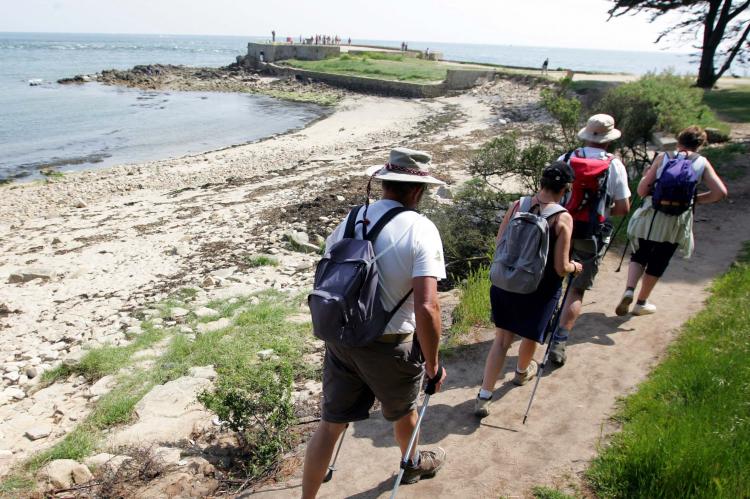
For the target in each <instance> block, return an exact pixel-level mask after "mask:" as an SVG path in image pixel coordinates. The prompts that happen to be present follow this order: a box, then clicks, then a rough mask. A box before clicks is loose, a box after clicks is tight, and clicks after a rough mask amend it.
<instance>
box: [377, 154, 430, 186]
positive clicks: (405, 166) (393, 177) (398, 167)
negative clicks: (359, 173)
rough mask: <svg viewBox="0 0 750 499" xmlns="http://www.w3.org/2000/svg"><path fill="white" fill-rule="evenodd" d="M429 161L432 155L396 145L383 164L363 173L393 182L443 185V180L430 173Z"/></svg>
mask: <svg viewBox="0 0 750 499" xmlns="http://www.w3.org/2000/svg"><path fill="white" fill-rule="evenodd" d="M430 161H432V157H431V156H430V155H429V154H427V153H426V152H423V151H415V150H413V149H407V148H405V147H397V148H396V149H393V150H391V153H390V155H389V157H388V162H387V163H386V164H385V165H376V166H371V167H370V168H368V169H367V170H365V175H367V176H368V177H371V178H375V179H378V180H389V181H393V182H414V183H420V184H432V185H445V182H443V181H442V180H440V179H437V178H435V177H433V176H432V175H430V166H431V164H430Z"/></svg>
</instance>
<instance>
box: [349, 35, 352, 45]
mask: <svg viewBox="0 0 750 499" xmlns="http://www.w3.org/2000/svg"><path fill="white" fill-rule="evenodd" d="M351 44H352V37H351V36H350V37H349V45H351Z"/></svg>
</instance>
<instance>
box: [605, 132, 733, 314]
mask: <svg viewBox="0 0 750 499" xmlns="http://www.w3.org/2000/svg"><path fill="white" fill-rule="evenodd" d="M705 143H706V132H705V131H704V130H703V129H702V128H701V127H699V126H691V127H688V128H686V129H684V130H683V131H682V132H680V134H679V135H678V136H677V150H676V151H674V152H672V153H662V154H659V155H657V156H656V158H654V162H653V163H652V164H651V167H650V168H648V169H647V170H646V171H645V172H644V173H643V178H641V181H640V183H639V184H638V195H639V196H641V198H643V204H642V205H641V207H640V208H638V209H637V210H636V211H635V213H633V217H632V218H631V219H630V222H629V223H628V240H629V241H630V244H631V246H632V248H633V254H632V256H631V257H630V265H629V266H628V282H627V285H626V288H625V293H623V295H622V298H621V299H620V303H619V304H618V305H617V308H616V309H615V313H616V314H617V315H620V316H622V315H626V314H627V313H628V312H629V311H630V304H631V303H633V298H634V295H635V288H636V286H637V285H638V281H641V289H640V291H639V293H638V300H637V301H636V304H635V307H633V311H632V313H633V315H649V314H653V313H655V312H656V305H654V304H653V303H650V302H649V301H648V298H649V296H651V292H652V291H653V289H654V286H656V283H657V282H658V281H659V278H660V277H661V276H662V275H663V274H664V271H665V270H666V269H667V266H668V265H669V261H670V260H671V258H672V256H673V255H674V253H675V251H676V250H677V249H678V248H679V249H681V250H682V251H683V253H684V254H685V258H690V255H692V253H693V210H694V208H695V205H696V204H709V203H715V202H717V201H721V200H722V199H724V198H725V197H726V196H727V188H726V186H725V185H724V182H722V180H721V178H719V176H718V175H717V174H716V170H714V167H713V166H712V165H711V163H710V162H709V161H708V159H706V158H705V157H703V156H701V155H700V154H698V150H699V149H700V148H701V147H702V146H703V145H704V144H705ZM701 182H702V183H703V184H705V186H706V187H707V188H708V191H706V192H701V193H700V194H699V193H698V192H697V186H698V184H700V183H701ZM641 278H642V279H641Z"/></svg>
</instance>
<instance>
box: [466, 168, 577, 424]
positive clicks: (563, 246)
mask: <svg viewBox="0 0 750 499" xmlns="http://www.w3.org/2000/svg"><path fill="white" fill-rule="evenodd" d="M573 179H574V175H573V170H572V169H571V168H570V166H568V164H567V163H565V162H563V161H557V162H555V163H553V164H552V165H550V166H548V167H546V168H545V169H544V171H543V172H542V178H541V182H540V187H541V188H540V190H539V192H537V193H536V194H534V195H533V196H531V197H524V198H521V199H520V200H518V201H516V202H514V203H513V204H512V205H511V206H510V207H509V209H508V211H507V212H506V213H505V217H504V219H503V222H502V223H501V224H500V229H499V230H498V234H497V241H498V248H497V250H496V257H495V259H494V261H493V266H492V269H491V271H490V275H491V279H492V281H493V286H492V287H491V289H490V303H491V305H492V318H493V321H494V323H495V326H496V329H495V340H494V342H493V343H492V348H491V349H490V352H489V354H488V355H487V361H486V363H485V367H484V380H483V381H482V387H481V389H480V391H479V394H478V395H477V399H476V406H475V409H474V414H475V415H476V416H478V417H486V416H488V415H489V413H490V411H489V406H490V403H491V402H492V392H493V391H494V389H495V383H496V382H497V378H498V376H499V375H500V372H501V371H502V370H503V365H504V364H505V357H506V354H507V352H508V349H509V348H510V345H511V344H512V343H513V340H514V339H515V335H519V336H521V338H522V339H521V346H520V349H519V354H518V363H517V367H516V373H515V378H514V380H513V382H514V383H515V384H517V385H524V384H526V383H527V382H528V381H529V380H531V379H533V378H534V376H535V375H536V373H537V370H538V366H537V363H536V362H535V361H534V360H532V358H533V356H534V352H535V351H536V345H537V343H544V336H545V331H546V329H547V325H548V323H549V322H550V319H551V318H552V315H553V313H554V311H555V307H556V305H557V302H558V300H559V299H560V293H561V288H562V280H563V277H564V276H565V275H567V274H569V273H579V272H581V270H582V266H581V264H580V263H578V262H573V261H571V260H570V239H571V235H572V233H573V218H572V217H571V216H570V214H568V212H567V211H566V210H565V209H564V208H562V207H561V206H560V201H561V200H562V198H563V196H564V195H565V193H566V192H568V190H570V186H571V184H572V182H573ZM534 231H539V232H540V231H543V233H541V236H542V237H541V239H540V241H541V242H542V244H529V241H528V240H526V239H525V237H526V236H527V235H528V234H531V236H532V237H533V236H534ZM529 247H541V248H543V250H542V251H543V252H545V253H544V254H543V255H541V260H542V265H541V266H539V264H538V263H537V267H536V268H535V267H534V263H535V262H531V264H530V265H529V261H530V260H532V259H533V257H535V256H539V255H534V254H531V255H529V254H528V253H529V251H528V248H529ZM514 260H519V261H514ZM522 266H526V267H528V268H529V269H532V270H533V269H536V272H534V271H532V272H528V271H525V272H519V268H520V267H522ZM525 270H526V269H525ZM535 274H537V275H536V276H535ZM495 283H498V284H500V286H501V287H500V286H497V285H495Z"/></svg>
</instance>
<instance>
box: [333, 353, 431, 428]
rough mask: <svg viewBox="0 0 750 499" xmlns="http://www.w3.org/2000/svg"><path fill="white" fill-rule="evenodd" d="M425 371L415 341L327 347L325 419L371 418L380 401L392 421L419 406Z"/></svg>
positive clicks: (386, 416) (342, 421) (386, 415)
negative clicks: (371, 409) (356, 346)
mask: <svg viewBox="0 0 750 499" xmlns="http://www.w3.org/2000/svg"><path fill="white" fill-rule="evenodd" d="M423 373H424V368H423V364H422V360H421V354H420V351H419V345H418V344H417V343H416V342H413V341H409V342H407V343H378V342H374V343H371V344H369V345H367V346H364V347H359V348H352V347H342V346H338V345H334V344H332V343H326V354H325V360H324V361H323V415H322V419H323V421H328V422H330V423H349V422H352V421H361V420H363V419H367V418H368V417H369V415H370V408H371V407H372V405H373V404H374V403H375V399H376V398H377V399H378V400H379V401H380V405H381V408H382V411H383V417H385V419H387V420H388V421H396V420H398V419H400V418H401V417H403V416H405V415H406V414H408V413H410V412H411V411H413V410H414V409H416V407H417V398H418V396H419V390H420V388H421V386H422V374H423Z"/></svg>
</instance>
